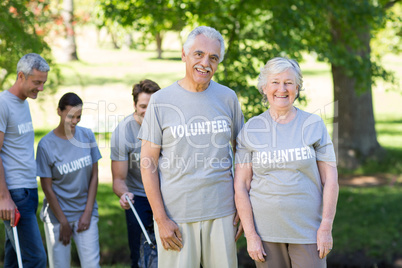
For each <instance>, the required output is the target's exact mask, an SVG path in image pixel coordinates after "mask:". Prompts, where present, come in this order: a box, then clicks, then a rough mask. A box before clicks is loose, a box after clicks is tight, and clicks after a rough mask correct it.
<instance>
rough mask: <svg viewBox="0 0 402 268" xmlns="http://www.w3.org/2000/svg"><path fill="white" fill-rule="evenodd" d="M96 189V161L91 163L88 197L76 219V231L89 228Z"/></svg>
mask: <svg viewBox="0 0 402 268" xmlns="http://www.w3.org/2000/svg"><path fill="white" fill-rule="evenodd" d="M97 191H98V162H96V163H93V165H92V173H91V180H90V181H89V188H88V198H87V204H86V206H85V210H84V213H83V214H82V215H81V218H80V220H79V221H78V228H77V232H81V231H85V230H87V229H88V228H89V225H90V223H91V217H92V210H93V208H94V204H95V199H96V193H97Z"/></svg>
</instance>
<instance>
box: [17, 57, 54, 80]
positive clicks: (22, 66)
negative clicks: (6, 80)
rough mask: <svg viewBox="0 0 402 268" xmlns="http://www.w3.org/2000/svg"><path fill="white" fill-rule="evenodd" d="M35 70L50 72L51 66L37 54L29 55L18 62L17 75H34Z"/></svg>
mask: <svg viewBox="0 0 402 268" xmlns="http://www.w3.org/2000/svg"><path fill="white" fill-rule="evenodd" d="M33 69H36V70H38V71H40V72H48V71H49V70H50V67H49V64H47V62H46V60H45V59H44V58H42V57H41V56H40V55H38V54H36V53H29V54H26V55H24V56H22V58H21V59H20V60H19V61H18V64H17V75H18V73H19V72H22V73H23V74H24V76H25V77H27V76H28V75H32V73H33Z"/></svg>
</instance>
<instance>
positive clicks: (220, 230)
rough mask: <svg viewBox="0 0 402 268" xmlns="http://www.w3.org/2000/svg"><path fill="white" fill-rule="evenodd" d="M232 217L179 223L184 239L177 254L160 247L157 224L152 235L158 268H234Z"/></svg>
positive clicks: (235, 256) (235, 261)
mask: <svg viewBox="0 0 402 268" xmlns="http://www.w3.org/2000/svg"><path fill="white" fill-rule="evenodd" d="M233 219H234V215H230V216H226V217H223V218H219V219H214V220H208V221H200V222H192V223H179V224H177V225H178V226H179V230H180V232H181V234H182V238H183V248H182V249H181V251H180V252H177V251H174V250H165V249H164V248H163V246H162V243H161V240H160V237H159V230H158V225H157V223H156V222H155V236H156V242H157V244H158V267H159V268H167V267H169V268H200V264H202V266H203V267H204V268H237V253H236V243H235V234H236V226H233Z"/></svg>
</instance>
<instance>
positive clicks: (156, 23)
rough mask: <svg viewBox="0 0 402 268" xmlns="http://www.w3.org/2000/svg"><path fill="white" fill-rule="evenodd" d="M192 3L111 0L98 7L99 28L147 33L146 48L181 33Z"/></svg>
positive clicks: (145, 38)
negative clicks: (187, 9)
mask: <svg viewBox="0 0 402 268" xmlns="http://www.w3.org/2000/svg"><path fill="white" fill-rule="evenodd" d="M187 5H188V3H185V1H172V0H157V1H150V0H131V1H124V0H107V1H98V3H97V10H96V14H97V19H96V21H97V24H98V26H99V27H103V26H105V27H107V28H108V29H110V28H113V29H120V31H122V30H121V28H120V27H124V28H125V29H126V30H128V31H129V30H133V29H134V30H136V31H140V32H142V33H143V35H142V37H141V38H142V40H141V43H142V44H146V43H149V42H150V41H151V40H152V41H154V40H155V39H158V38H159V37H161V38H163V34H164V33H166V32H167V31H181V30H182V29H183V28H184V26H185V25H186V24H187V23H188V21H189V20H188V16H187V13H186V8H187Z"/></svg>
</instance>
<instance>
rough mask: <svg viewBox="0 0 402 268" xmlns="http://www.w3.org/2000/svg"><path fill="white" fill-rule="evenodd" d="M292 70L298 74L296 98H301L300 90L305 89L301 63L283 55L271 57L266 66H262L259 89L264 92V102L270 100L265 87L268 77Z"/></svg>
mask: <svg viewBox="0 0 402 268" xmlns="http://www.w3.org/2000/svg"><path fill="white" fill-rule="evenodd" d="M288 69H290V70H292V71H293V72H294V74H295V76H296V85H297V95H296V99H297V98H299V95H300V91H302V90H304V89H303V75H302V72H301V69H300V66H299V64H298V63H297V61H295V60H292V59H288V58H283V57H276V58H273V59H270V60H269V61H268V62H267V64H265V66H264V67H262V68H261V72H260V75H259V76H258V84H257V88H258V91H259V92H260V93H261V94H262V100H263V102H264V104H266V103H267V102H268V99H267V95H265V94H264V90H263V89H264V87H265V86H266V85H267V83H268V77H269V76H271V75H273V74H280V73H282V72H285V71H286V70H288ZM296 99H295V100H296Z"/></svg>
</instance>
